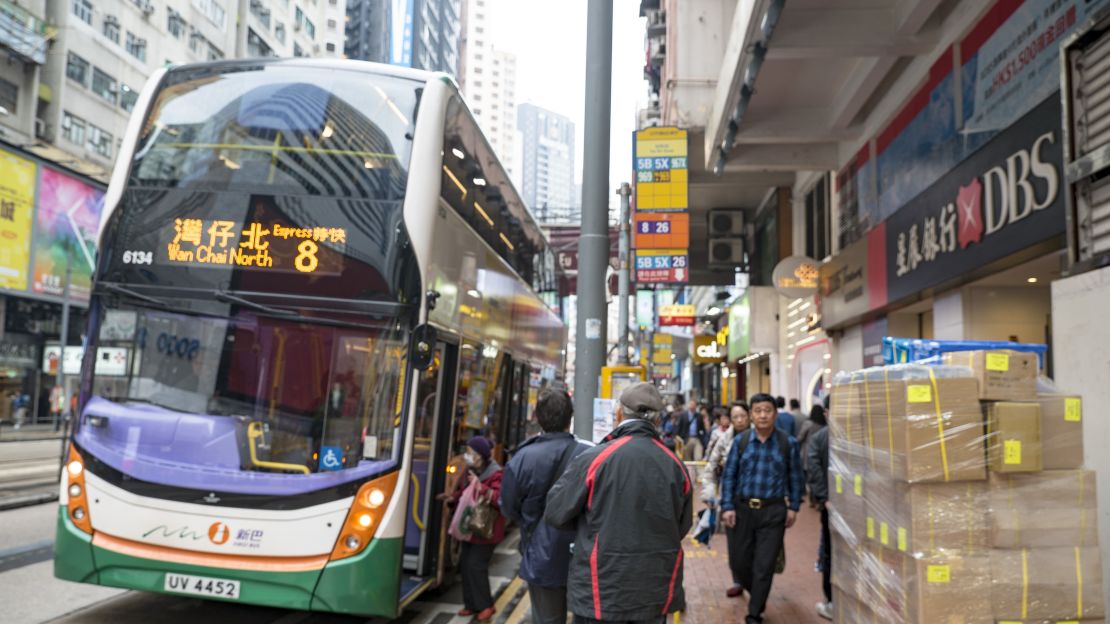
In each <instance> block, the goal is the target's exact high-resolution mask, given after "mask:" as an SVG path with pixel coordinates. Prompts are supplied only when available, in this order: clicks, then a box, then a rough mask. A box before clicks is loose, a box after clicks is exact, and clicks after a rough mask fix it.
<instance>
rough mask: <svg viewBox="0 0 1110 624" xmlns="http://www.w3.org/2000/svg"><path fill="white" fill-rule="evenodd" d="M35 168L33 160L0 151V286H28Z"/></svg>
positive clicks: (19, 287)
mask: <svg viewBox="0 0 1110 624" xmlns="http://www.w3.org/2000/svg"><path fill="white" fill-rule="evenodd" d="M36 168H37V166H36V165H35V163H34V161H32V160H28V159H26V158H20V157H19V156H16V155H15V154H10V153H8V152H4V151H0V288H10V289H12V290H26V289H27V267H28V266H29V265H30V255H31V221H32V219H31V213H33V212H34V210H35V169H36Z"/></svg>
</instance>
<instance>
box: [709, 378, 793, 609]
mask: <svg viewBox="0 0 1110 624" xmlns="http://www.w3.org/2000/svg"><path fill="white" fill-rule="evenodd" d="M777 413H778V409H777V408H776V405H775V399H774V397H772V396H771V395H769V394H757V395H755V396H753V397H752V403H751V415H752V425H753V427H754V428H753V429H751V430H749V431H748V432H746V433H744V434H743V435H741V436H739V437H737V438H736V440H735V441H734V442H733V444H732V449H731V450H730V451H729V454H728V460H727V461H726V462H725V471H724V474H723V475H722V478H721V510H722V511H723V515H722V520H723V521H724V523H725V526H726V527H728V529H729V530H730V531H733V532H734V533H733V540H732V544H731V546H732V547H733V552H730V553H729V559H730V560H731V561H732V562H733V565H735V566H737V573H738V575H739V577H740V582H741V584H742V585H743V586H744V587H746V588H747V589H748V591H749V592H750V598H749V600H748V617H747V620H746V621H747V624H760V623H761V622H763V609H764V607H766V605H767V596H768V595H770V593H771V581H772V579H773V578H774V575H775V562H776V560H777V559H778V557H779V552H780V551H781V550H782V547H783V538H784V537H785V536H786V529H788V528H790V527H791V526H793V525H794V519H795V518H796V517H797V514H798V509H799V507H801V504H802V495H803V494H804V492H805V474H804V473H803V472H802V459H801V455H800V453H799V451H798V441H797V440H795V439H794V438H793V437H791V436H788V435H787V434H786V433H783V432H782V431H780V430H778V429H776V428H775V417H776V415H777Z"/></svg>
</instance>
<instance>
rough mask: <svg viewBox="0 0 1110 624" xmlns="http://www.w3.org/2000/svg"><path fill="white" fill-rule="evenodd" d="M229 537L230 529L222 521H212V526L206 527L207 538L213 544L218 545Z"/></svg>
mask: <svg viewBox="0 0 1110 624" xmlns="http://www.w3.org/2000/svg"><path fill="white" fill-rule="evenodd" d="M230 538H231V529H229V528H228V526H227V525H226V524H224V523H223V522H213V523H212V526H210V527H208V539H209V541H211V542H212V543H213V544H215V545H217V546H220V545H222V544H224V543H226V542H227V540H228V539H230Z"/></svg>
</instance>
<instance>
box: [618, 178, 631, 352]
mask: <svg viewBox="0 0 1110 624" xmlns="http://www.w3.org/2000/svg"><path fill="white" fill-rule="evenodd" d="M617 195H620V196H621V222H620V228H621V234H620V273H618V274H617V278H618V281H617V297H618V306H617V311H618V313H617V319H618V320H617V323H618V324H619V325H620V332H621V333H620V334H619V338H618V342H617V345H618V346H617V355H619V356H620V359H619V360H618V361H619V362H620V363H621V364H623V365H625V366H627V365H628V283H629V281H631V279H630V278H631V276H630V275H629V262H628V260H629V259H628V256H629V253H630V252H629V247H630V246H631V245H630V243H631V241H629V238H630V236H631V232H629V226H630V225H631V223H630V220H631V210H632V208H631V206H629V205H628V204H629V201H628V198H629V196H630V195H632V187H630V186H629V185H628V182H622V183H621V187H620V188H619V189H617Z"/></svg>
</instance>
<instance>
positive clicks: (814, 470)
mask: <svg viewBox="0 0 1110 624" xmlns="http://www.w3.org/2000/svg"><path fill="white" fill-rule="evenodd" d="M809 419H810V420H811V421H814V422H816V423H817V424H818V425H819V428H818V429H817V430H816V431H814V432H813V434H812V435H810V437H809V447H808V449H807V453H806V477H807V478H808V480H809V490H810V492H811V495H812V497H813V501H814V502H815V503H816V504H817V509H818V510H819V511H820V512H821V546H820V547H819V548H818V551H817V569H818V570H820V571H821V591H823V592H824V593H825V602H819V603H817V605H816V609H817V614H818V615H820V616H821V617H823V618H825V619H827V620H831V619H832V613H833V603H832V539H831V536H830V535H829V508H828V503H829V427H828V419H827V417H826V415H825V408H824V406H821V405H814V406H813V410H812V411H811V412H810V415H809Z"/></svg>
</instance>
